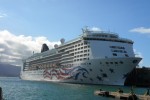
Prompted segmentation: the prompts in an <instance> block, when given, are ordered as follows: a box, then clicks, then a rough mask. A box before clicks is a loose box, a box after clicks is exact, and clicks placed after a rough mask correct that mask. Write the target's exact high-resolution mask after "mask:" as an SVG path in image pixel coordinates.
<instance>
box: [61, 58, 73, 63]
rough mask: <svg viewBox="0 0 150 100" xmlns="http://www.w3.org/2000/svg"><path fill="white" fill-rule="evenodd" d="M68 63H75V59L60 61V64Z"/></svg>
mask: <svg viewBox="0 0 150 100" xmlns="http://www.w3.org/2000/svg"><path fill="white" fill-rule="evenodd" d="M66 62H73V59H71V60H64V61H60V63H66Z"/></svg>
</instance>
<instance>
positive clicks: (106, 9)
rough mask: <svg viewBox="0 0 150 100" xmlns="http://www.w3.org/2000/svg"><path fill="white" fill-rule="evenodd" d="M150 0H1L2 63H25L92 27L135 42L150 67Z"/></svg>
mask: <svg viewBox="0 0 150 100" xmlns="http://www.w3.org/2000/svg"><path fill="white" fill-rule="evenodd" d="M149 4H150V1H149V0H0V61H1V62H7V63H10V64H15V65H21V60H22V59H23V58H26V57H28V56H30V55H32V53H33V51H34V52H40V49H41V45H42V44H43V43H47V44H48V46H49V48H53V45H54V44H59V40H60V39H61V38H65V39H66V41H67V40H70V39H73V38H75V37H77V36H78V35H80V33H81V28H83V27H84V26H89V27H92V28H95V29H97V28H100V29H102V30H106V31H108V30H109V31H113V32H116V33H118V34H119V35H120V37H124V38H129V39H132V40H133V41H134V42H135V43H134V51H135V53H136V54H138V55H139V56H141V57H143V60H142V62H141V63H140V65H141V66H150V61H149V60H150V53H149V51H150V46H149V45H148V44H149V43H150V10H149V9H150V6H149Z"/></svg>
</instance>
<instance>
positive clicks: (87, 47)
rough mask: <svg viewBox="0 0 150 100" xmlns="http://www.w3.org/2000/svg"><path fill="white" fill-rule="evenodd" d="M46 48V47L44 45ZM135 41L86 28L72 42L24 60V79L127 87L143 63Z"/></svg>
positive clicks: (22, 73) (63, 43)
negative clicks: (132, 75) (135, 71)
mask: <svg viewBox="0 0 150 100" xmlns="http://www.w3.org/2000/svg"><path fill="white" fill-rule="evenodd" d="M44 45H45V44H44ZM140 60H141V58H138V57H135V54H134V52H133V41H132V40H129V39H125V38H120V37H119V36H118V34H115V33H111V32H104V31H92V30H89V29H87V28H86V29H83V33H82V34H81V35H80V36H79V37H78V38H75V39H73V40H71V41H68V42H65V40H64V39H61V44H60V45H57V44H56V45H55V46H54V48H53V49H51V50H48V49H45V50H44V49H43V51H42V52H41V53H37V54H34V55H32V56H31V57H29V58H27V59H25V60H24V61H23V67H22V71H21V78H22V79H26V80H38V81H57V82H69V83H85V84H107V85H124V81H125V79H126V77H127V75H128V74H129V73H130V72H131V71H132V70H133V68H135V67H136V66H137V65H138V63H139V62H140Z"/></svg>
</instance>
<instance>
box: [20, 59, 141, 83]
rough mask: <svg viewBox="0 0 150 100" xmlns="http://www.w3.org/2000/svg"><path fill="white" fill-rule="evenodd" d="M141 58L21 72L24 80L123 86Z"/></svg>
mask: <svg viewBox="0 0 150 100" xmlns="http://www.w3.org/2000/svg"><path fill="white" fill-rule="evenodd" d="M140 60H141V58H137V57H127V58H105V59H92V60H88V61H85V62H81V63H82V65H76V66H72V67H69V68H61V67H60V68H50V69H45V70H40V69H39V70H35V71H34V70H32V71H22V72H21V78H22V79H24V80H36V81H53V82H67V83H80V84H82V83H83V84H105V85H124V81H125V79H126V77H127V75H128V74H129V73H130V72H131V71H132V70H133V68H135V66H137V64H138V63H139V62H140Z"/></svg>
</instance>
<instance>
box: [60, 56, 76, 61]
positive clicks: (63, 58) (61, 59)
mask: <svg viewBox="0 0 150 100" xmlns="http://www.w3.org/2000/svg"><path fill="white" fill-rule="evenodd" d="M73 57H74V56H73V55H71V56H67V57H62V58H61V60H64V59H69V58H70V59H72V58H73Z"/></svg>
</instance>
